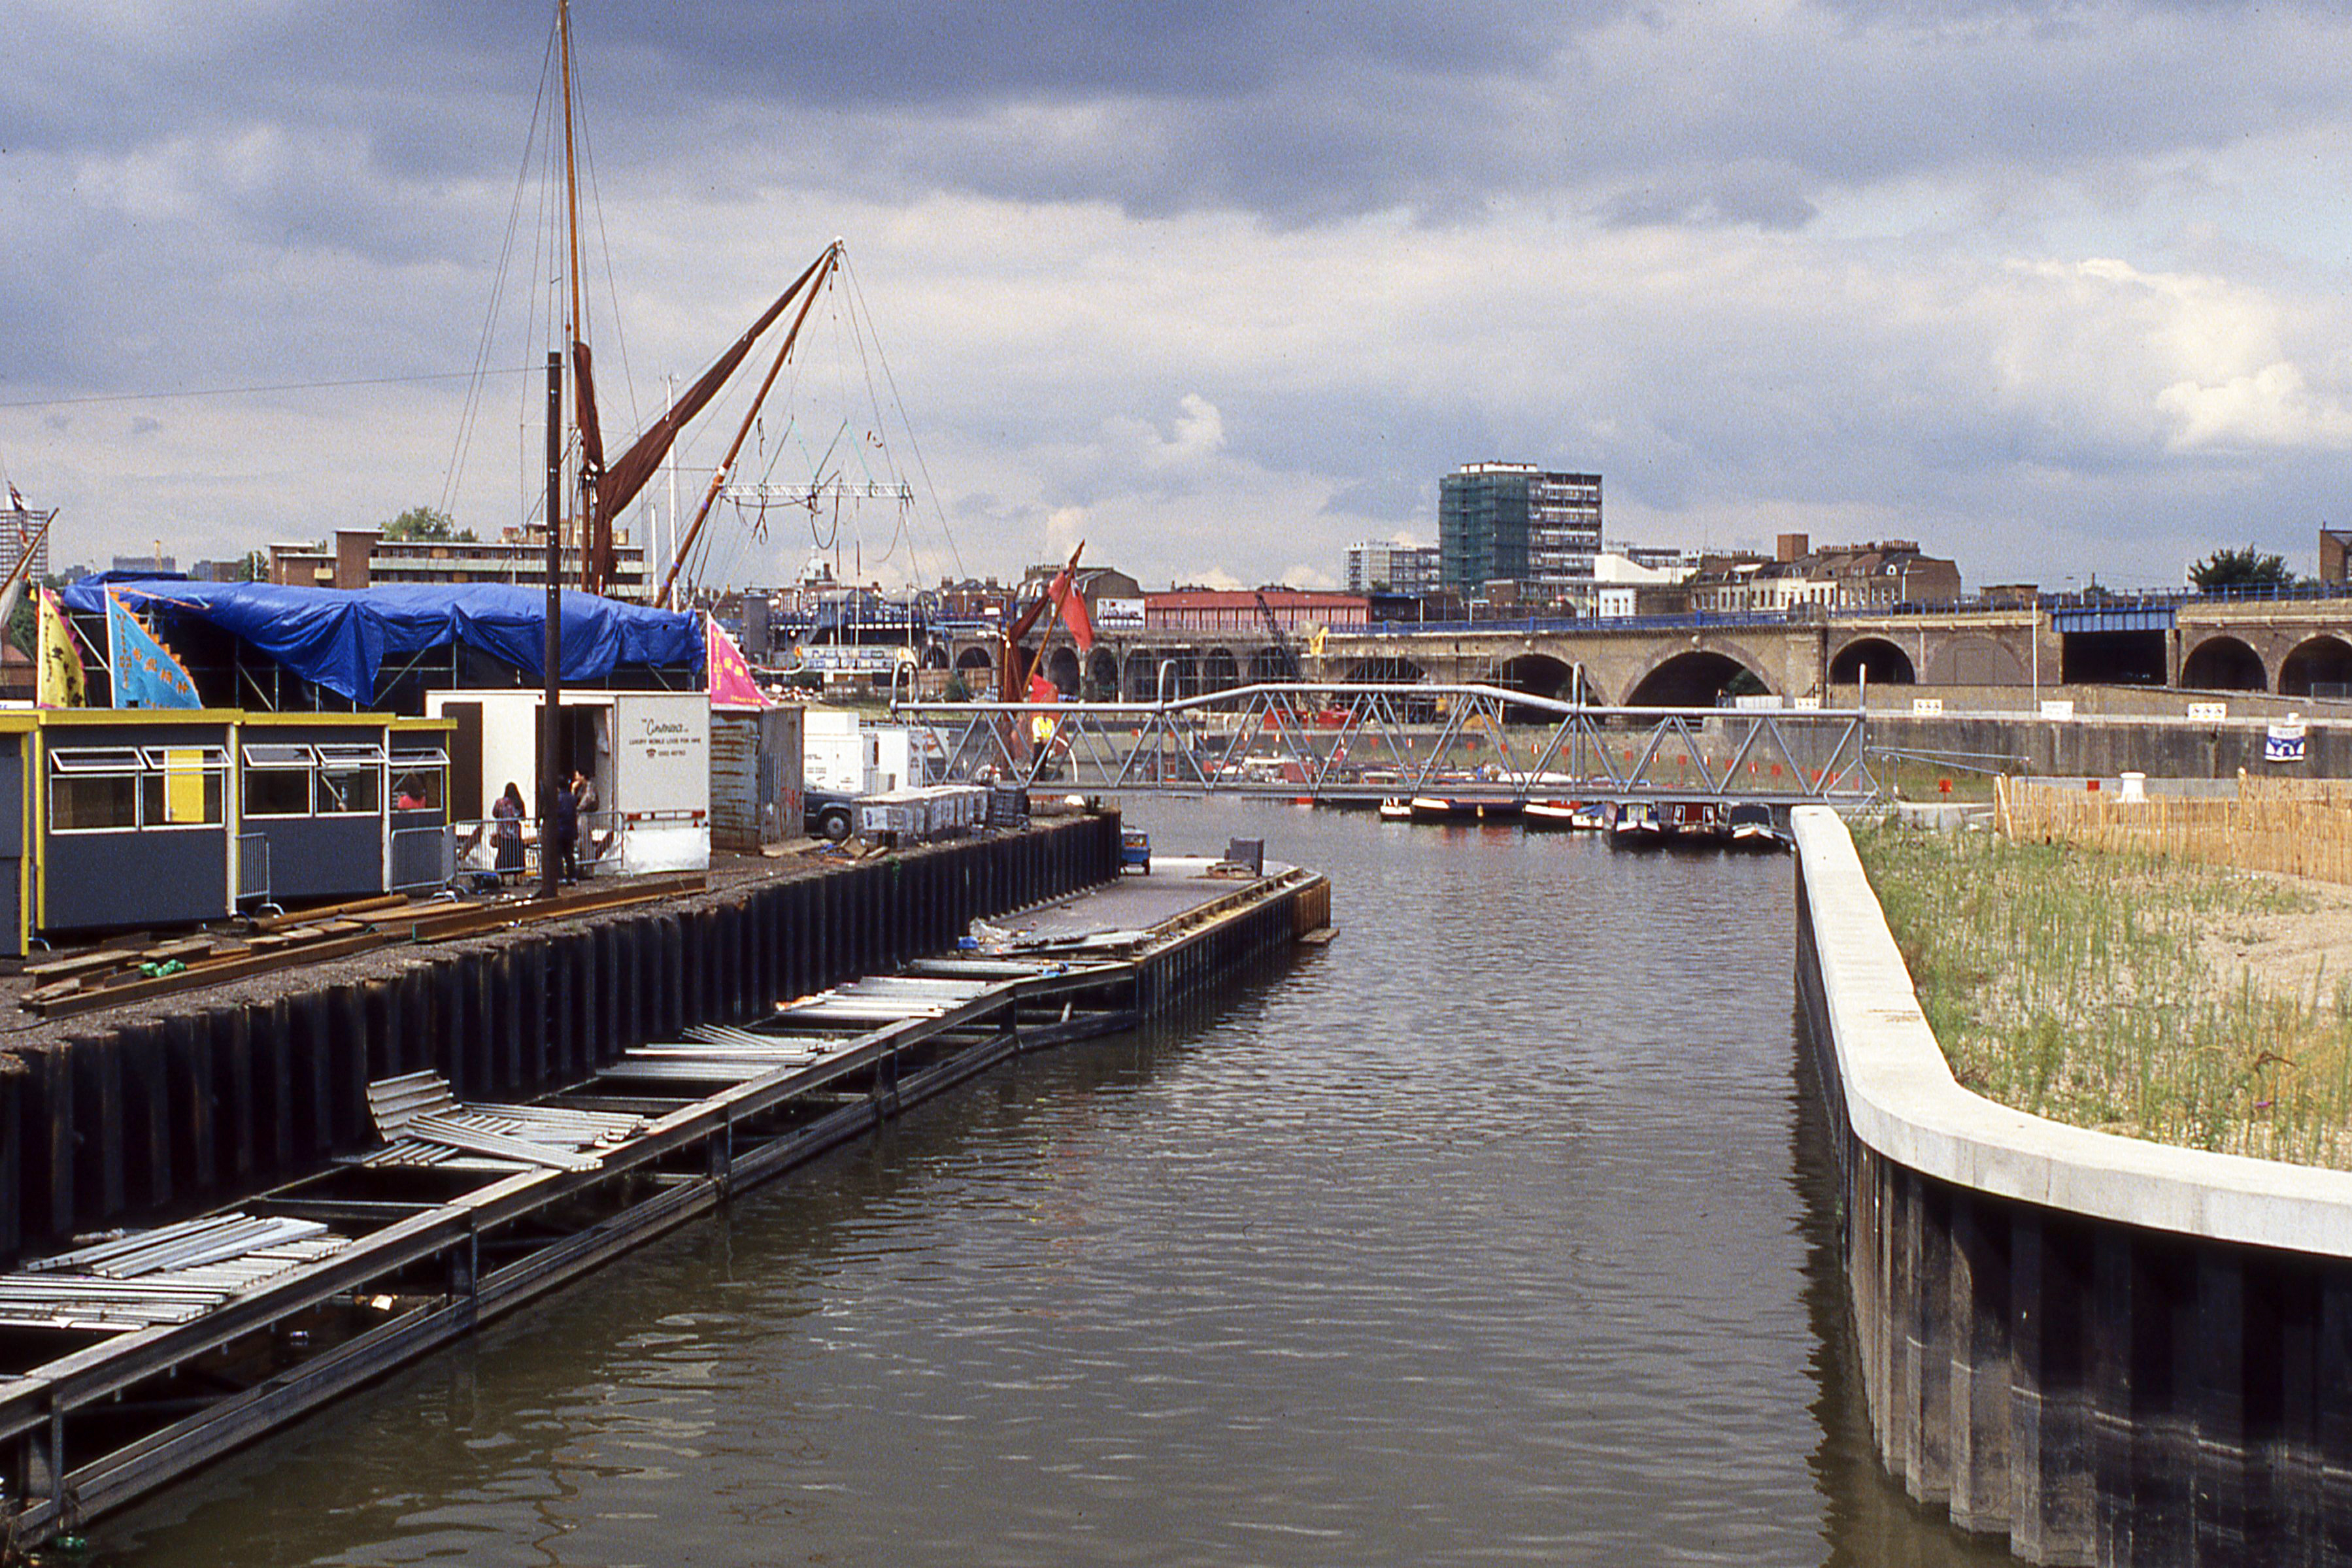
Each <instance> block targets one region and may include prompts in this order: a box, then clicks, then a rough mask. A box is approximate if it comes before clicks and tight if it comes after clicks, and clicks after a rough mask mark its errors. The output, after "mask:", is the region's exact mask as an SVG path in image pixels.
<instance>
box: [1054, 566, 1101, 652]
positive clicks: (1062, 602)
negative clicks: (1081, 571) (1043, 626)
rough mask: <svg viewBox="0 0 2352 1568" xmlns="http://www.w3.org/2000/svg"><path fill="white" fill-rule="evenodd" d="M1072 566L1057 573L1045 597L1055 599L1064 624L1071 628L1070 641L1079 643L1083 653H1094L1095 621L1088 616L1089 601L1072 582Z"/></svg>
mask: <svg viewBox="0 0 2352 1568" xmlns="http://www.w3.org/2000/svg"><path fill="white" fill-rule="evenodd" d="M1070 571H1071V568H1069V567H1064V568H1063V569H1062V570H1060V571H1058V572H1056V573H1055V575H1054V580H1053V581H1051V582H1049V583H1047V584H1046V585H1045V597H1046V598H1048V599H1050V600H1052V601H1054V608H1055V610H1056V611H1057V612H1060V614H1061V617H1062V624H1063V625H1065V626H1066V627H1068V628H1069V629H1070V641H1071V642H1073V643H1076V644H1077V645H1078V652H1079V653H1092V652H1093V651H1094V645H1095V623H1094V622H1092V621H1090V620H1088V619H1087V601H1086V599H1085V598H1084V596H1082V595H1081V594H1080V593H1079V592H1078V591H1077V590H1076V588H1075V587H1073V586H1072V585H1071V582H1070Z"/></svg>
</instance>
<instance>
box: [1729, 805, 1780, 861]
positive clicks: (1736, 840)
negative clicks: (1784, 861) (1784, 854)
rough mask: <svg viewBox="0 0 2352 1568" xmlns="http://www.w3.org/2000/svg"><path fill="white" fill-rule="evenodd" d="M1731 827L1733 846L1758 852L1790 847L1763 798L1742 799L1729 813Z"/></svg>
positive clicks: (1765, 852)
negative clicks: (1781, 834)
mask: <svg viewBox="0 0 2352 1568" xmlns="http://www.w3.org/2000/svg"><path fill="white" fill-rule="evenodd" d="M1726 820H1727V822H1728V823H1729V825H1730V829H1731V847H1732V848H1734V849H1737V850H1748V851H1749V852H1754V853H1758V854H1769V853H1772V852H1776V851H1779V850H1784V849H1786V848H1788V847H1789V844H1788V841H1787V840H1786V839H1784V838H1782V837H1781V836H1780V828H1779V826H1778V825H1776V824H1775V823H1774V822H1773V821H1772V808H1771V807H1769V806H1768V805H1766V804H1764V802H1762V801H1761V800H1742V801H1740V802H1738V804H1737V805H1735V806H1733V807H1732V808H1731V810H1730V811H1729V812H1728V813H1727V819H1726Z"/></svg>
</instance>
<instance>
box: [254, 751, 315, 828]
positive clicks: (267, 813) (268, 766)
mask: <svg viewBox="0 0 2352 1568" xmlns="http://www.w3.org/2000/svg"><path fill="white" fill-rule="evenodd" d="M314 760H315V757H314V754H313V753H312V752H311V750H310V747H307V746H248V747H246V748H245V774H244V801H243V804H242V806H241V808H240V810H242V811H243V813H244V814H245V815H246V816H248V817H307V816H309V815H310V768H311V765H312V763H313V761H314Z"/></svg>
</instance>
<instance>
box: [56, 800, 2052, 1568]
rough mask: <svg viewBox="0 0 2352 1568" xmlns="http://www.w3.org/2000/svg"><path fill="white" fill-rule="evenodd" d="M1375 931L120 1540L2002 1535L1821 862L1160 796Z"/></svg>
mask: <svg viewBox="0 0 2352 1568" xmlns="http://www.w3.org/2000/svg"><path fill="white" fill-rule="evenodd" d="M1129 815H1130V821H1134V822H1137V823H1139V824H1140V825H1143V826H1145V827H1147V828H1148V829H1149V830H1150V832H1151V834H1152V837H1153V841H1154V842H1155V843H1156V844H1157V845H1159V846H1160V847H1161V848H1163V849H1168V850H1176V849H1180V848H1181V849H1193V850H1197V849H1202V848H1214V847H1222V845H1223V842H1224V841H1225V839H1226V838H1227V837H1228V836H1230V835H1234V834H1249V835H1254V836H1262V837H1264V838H1265V841H1266V843H1267V847H1268V852H1269V853H1270V854H1272V855H1274V856H1276V858H1280V859H1284V860H1290V861H1296V862H1301V863H1305V864H1310V865H1314V866H1316V867H1318V868H1320V869H1323V870H1326V871H1328V873H1330V875H1331V878H1332V881H1333V883H1334V898H1333V906H1334V916H1333V917H1334V920H1335V922H1336V924H1338V925H1339V927H1340V932H1339V938H1338V940H1337V941H1336V942H1334V943H1333V944H1332V945H1331V946H1329V947H1328V948H1326V949H1324V950H1322V951H1319V952H1310V953H1305V954H1303V955H1302V956H1299V957H1298V958H1297V959H1296V960H1295V961H1294V962H1291V963H1289V964H1287V965H1286V967H1282V968H1280V969H1278V970H1276V971H1274V972H1272V973H1269V974H1267V975H1265V976H1263V977H1258V978H1255V979H1254V980H1252V981H1250V982H1248V983H1245V984H1235V985H1234V986H1233V987H1232V988H1230V991H1229V994H1228V995H1226V996H1225V997H1224V998H1222V999H1221V1001H1220V1002H1219V1004H1218V1005H1216V1006H1215V1007H1214V1008H1213V1009H1210V1010H1207V1011H1205V1012H1203V1013H1202V1014H1201V1015H1200V1016H1199V1017H1196V1018H1192V1019H1184V1020H1181V1021H1180V1022H1178V1023H1176V1024H1175V1025H1173V1026H1171V1027H1168V1028H1164V1029H1159V1030H1153V1031H1152V1032H1150V1033H1149V1034H1148V1035H1140V1036H1124V1037H1119V1038H1116V1039H1113V1040H1107V1041H1100V1042H1096V1043H1091V1044H1086V1045H1079V1046H1075V1047H1072V1048H1070V1049H1067V1050H1065V1051H1058V1052H1051V1053H1047V1054H1045V1055H1043V1056H1039V1057H1034V1058H1031V1059H1029V1060H1027V1061H1024V1062H1022V1063H1019V1064H1018V1065H1016V1066H1013V1067H1011V1068H1008V1069H1006V1070H1004V1071H1000V1072H999V1073H997V1074H995V1075H993V1076H992V1077H990V1078H987V1079H983V1080H982V1081H981V1082H978V1083H976V1084H972V1085H970V1086H967V1087H965V1088H964V1089H961V1090H960V1091H958V1092H955V1093H954V1094H952V1095H950V1096H948V1097H946V1098H944V1099H942V1100H940V1101H937V1102H934V1103H931V1104H929V1105H927V1106H924V1107H922V1108H920V1109H919V1110H917V1111H914V1112H912V1113H909V1114H908V1115H907V1116H906V1117H905V1118H904V1119H902V1120H901V1121H899V1122H898V1123H897V1124H894V1125H892V1126H891V1127H890V1128H889V1129H887V1131H885V1132H884V1133H882V1134H880V1135H878V1136H877V1137H876V1138H874V1139H873V1140H871V1141H869V1142H866V1143H863V1144H860V1145H857V1146H856V1147H853V1148H850V1149H846V1150H844V1151H840V1152H838V1153H836V1154H835V1155H832V1156H829V1157H828V1158H827V1159H825V1160H824V1161H823V1162H821V1163H819V1164H818V1165H816V1166H813V1167H809V1168H807V1169H804V1170H803V1171H802V1172H800V1173H798V1174H797V1175H796V1176H793V1177H792V1178H790V1179H788V1180H787V1181H785V1182H783V1183H781V1184H778V1185H775V1186H769V1187H765V1188H762V1189H760V1190H759V1191H757V1192H755V1193H753V1194H751V1195H750V1196H748V1197H745V1198H743V1199H740V1200H739V1202H738V1203H737V1204H736V1206H735V1207H734V1208H733V1210H732V1212H731V1213H730V1215H728V1216H727V1217H725V1218H721V1219H719V1220H715V1221H710V1222H705V1223H699V1224H697V1225H694V1226H691V1227H689V1228H687V1229H685V1230H683V1231H681V1232H679V1233H677V1234H676V1235H674V1236H672V1237H670V1238H668V1239H665V1240H664V1241H662V1242H660V1243H657V1244H656V1245H655V1246H654V1247H652V1248H650V1249H646V1250H645V1251H642V1252H639V1253H637V1254H635V1255H633V1256H632V1257H630V1258H628V1259H626V1260H624V1261H622V1262H621V1263H619V1264H617V1265H615V1266H614V1267H613V1268H611V1269H609V1270H605V1271H604V1272H603V1273H601V1274H599V1275H597V1276H596V1277H594V1279H593V1281H590V1282H588V1283H586V1284H583V1285H582V1286H580V1287H576V1288H574V1289H573V1290H572V1291H569V1292H567V1293H565V1294H563V1295H562V1296H560V1297H559V1298H557V1299H556V1300H554V1301H550V1302H547V1303H543V1304H542V1305H541V1306H540V1307H538V1308H536V1309H534V1310H532V1311H530V1312H527V1313H525V1314H523V1315H522V1316H521V1317H520V1318H518V1319H516V1320H514V1321H511V1322H504V1323H501V1324H499V1325H498V1326H497V1327H495V1328H493V1329H491V1330H489V1331H488V1332H487V1333H484V1334H483V1335H482V1336H481V1337H480V1338H479V1340H478V1342H477V1343H473V1344H471V1345H469V1346H467V1347H466V1348H464V1349H463V1350H461V1351H458V1352H456V1353H452V1354H443V1355H440V1356H438V1357H436V1358H435V1359H433V1360H431V1361H429V1362H427V1363H425V1364H422V1365H420V1366H419V1367H416V1368H414V1369H412V1370H410V1371H408V1372H405V1373H404V1374H402V1375H399V1376H397V1377H395V1378H394V1379H392V1380H390V1381H388V1382H386V1383H384V1384H383V1385H380V1386H377V1387H374V1388H372V1389H370V1390H369V1391H367V1392H366V1393H364V1394H363V1395H362V1396H358V1397H357V1398H355V1399H353V1400H352V1401H350V1402H349V1403H347V1404H345V1405H343V1406H341V1407H339V1408H338V1409H336V1410H334V1411H331V1412H330V1413H328V1414H325V1415H323V1416H319V1417H317V1418H314V1419H312V1420H310V1422H308V1423H305V1424H304V1425H302V1426H301V1427H298V1428H296V1429H294V1430H293V1431H291V1432H289V1433H286V1434H281V1435H280V1436H278V1437H274V1438H271V1439H269V1440H268V1441H266V1442H265V1443H263V1444H261V1445H259V1446H257V1447H256V1448H252V1449H249V1450H247V1451H246V1452H245V1453H243V1454H241V1455H240V1456H238V1457H236V1458H233V1459H232V1460H230V1461H228V1462H227V1463H226V1464H224V1465H222V1466H220V1467H218V1468H216V1469H213V1470H211V1471H209V1472H207V1473H206V1474H205V1475H203V1476H200V1477H198V1478H196V1479H194V1480H192V1481H190V1482H187V1483H185V1484H183V1485H181V1486H179V1487H177V1488H175V1489H173V1490H172V1491H170V1492H169V1493H167V1494H164V1495H163V1496H161V1497H159V1498H157V1499H155V1500H152V1501H150V1502H148V1503H146V1504H144V1505H142V1507H141V1508H140V1509H138V1510H137V1511H134V1512H132V1513H130V1514H126V1515H123V1516H120V1517H118V1518H115V1519H112V1520H110V1521H105V1522H104V1523H103V1524H102V1525H101V1527H100V1530H99V1531H98V1539H97V1542H96V1545H97V1547H98V1549H99V1551H100V1554H101V1555H102V1556H104V1557H105V1558H107V1559H109V1560H111V1561H114V1562H117V1563H124V1564H139V1565H141V1568H162V1565H164V1564H182V1563H186V1564H198V1563H201V1564H205V1565H207V1568H210V1565H215V1564H224V1563H233V1564H276V1563H352V1564H360V1563H422V1562H426V1561H431V1560H435V1559H454V1560H457V1561H462V1562H464V1563H469V1564H475V1563H481V1564H508V1563H512V1564H579V1565H583V1568H584V1565H591V1564H593V1565H598V1568H608V1565H618V1564H631V1563H642V1564H648V1565H656V1564H671V1563H716V1564H733V1563H743V1564H751V1563H835V1564H954V1565H957V1568H992V1565H1000V1564H1002V1565H1007V1568H1010V1565H1028V1564H1035V1565H1040V1568H1044V1565H1054V1564H1066V1563H1150V1564H1188V1563H1204V1564H1206V1563H1216V1564H1259V1563H1263V1564H1318V1565H1320V1564H1332V1563H1346V1564H1386V1563H1397V1564H1405V1563H1412V1564H1423V1563H1592V1564H1612V1565H1614V1564H1625V1563H1788V1564H1814V1563H1838V1564H1855V1565H1863V1564H1869V1565H1877V1564H1889V1565H1892V1564H1913V1563H1926V1564H1946V1563H1949V1564H1961V1563H1969V1564H1987V1563H2005V1562H2007V1561H2008V1558H2007V1555H2006V1553H2005V1552H2003V1551H2001V1550H2000V1549H1999V1548H1998V1547H1989V1546H1986V1545H1984V1544H1981V1543H1973V1542H1969V1541H1967V1540H1966V1539H1964V1538H1962V1537H1959V1536H1958V1535H1957V1534H1955V1533H1954V1532H1953V1531H1950V1530H1949V1529H1948V1526H1947V1525H1946V1524H1945V1523H1944V1521H1942V1520H1941V1518H1940V1517H1939V1516H1937V1514H1935V1513H1934V1512H1933V1511H1926V1510H1921V1509H1918V1508H1916V1507H1915V1506H1914V1505H1912V1504H1911V1503H1909V1502H1908V1501H1907V1500H1906V1499H1905V1498H1904V1497H1903V1495H1902V1492H1901V1490H1900V1489H1899V1488H1897V1487H1895V1486H1891V1485H1890V1484H1889V1483H1888V1482H1887V1481H1886V1480H1885V1479H1884V1477H1883V1476H1882V1475H1881V1473H1880V1472H1879V1470H1878V1468H1877V1466H1876V1463H1875V1461H1874V1458H1873V1455H1872V1450H1871V1446H1870V1439H1869V1435H1868V1430H1867V1427H1866V1426H1865V1423H1864V1413H1863V1408H1862V1401H1861V1391H1860V1388H1859V1385H1858V1384H1857V1382H1856V1380H1855V1368H1854V1360H1853V1345H1852V1343H1851V1334H1850V1330H1849V1327H1848V1321H1847V1312H1846V1308H1845V1303H1844V1296H1843V1281H1842V1279H1841V1277H1840V1275H1839V1273H1838V1271H1837V1267H1836V1263H1835V1258H1834V1253H1833V1250H1832V1249H1833V1246H1834V1225H1835V1214H1834V1198H1833V1196H1832V1186H1831V1182H1830V1179H1829V1172H1828V1169H1827V1166H1826V1164H1825V1162H1826V1161H1827V1159H1828V1157H1829V1155H1828V1145H1827V1143H1826V1139H1825V1136H1824V1134H1823V1131H1822V1125H1821V1122H1820V1115H1819V1112H1818V1109H1817V1108H1816V1106H1815V1105H1814V1103H1813V1102H1812V1100H1811V1097H1810V1095H1809V1094H1807V1093H1805V1092H1802V1091H1801V1056H1800V1052H1799V1049H1798V1044H1797V1038H1796V1026H1795V1023H1794V1014H1793V1006H1794V998H1793V993H1792V989H1791V983H1790V969H1791V964H1792V953H1791V947H1790V922H1791V915H1792V911H1791V900H1792V892H1791V881H1790V879H1791V868H1790V862H1788V861H1787V860H1785V859H1738V858H1732V857H1728V856H1722V855H1713V854H1709V855H1682V854H1664V855H1643V854H1637V853H1632V852H1611V851H1610V849H1609V848H1608V847H1607V846H1606V845H1604V844H1601V843H1599V842H1596V841H1593V840H1591V838H1588V837H1583V836H1574V837H1571V836H1568V835H1538V834H1523V833H1521V832H1520V831H1517V830H1516V829H1511V828H1460V829H1455V828H1432V827H1414V826H1407V825H1394V824H1384V823H1381V822H1380V821H1377V820H1376V819H1374V818H1373V817H1372V816H1370V815H1369V814H1357V813H1339V812H1329V811H1322V812H1311V811H1308V810H1301V809H1297V808H1289V807H1272V806H1264V805H1253V804H1246V803H1242V802H1233V801H1158V800H1142V801H1138V802H1135V803H1134V804H1133V806H1132V808H1131V810H1130V813H1129Z"/></svg>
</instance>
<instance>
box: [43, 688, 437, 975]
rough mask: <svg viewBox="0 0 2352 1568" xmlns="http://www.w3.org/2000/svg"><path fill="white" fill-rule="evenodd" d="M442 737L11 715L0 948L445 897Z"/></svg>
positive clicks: (260, 720)
mask: <svg viewBox="0 0 2352 1568" xmlns="http://www.w3.org/2000/svg"><path fill="white" fill-rule="evenodd" d="M446 731H447V726H446V724H443V723H439V722H436V721H433V720H427V719H396V718H391V717H387V716H384V715H383V714H257V713H247V712H244V711H242V710H238V709H229V708H164V709H128V708H126V709H116V708H67V709H46V710H45V709H26V708H18V709H9V710H5V711H0V909H5V910H8V911H11V912H13V914H14V915H15V918H14V919H13V920H12V921H7V922H6V923H5V936H0V949H5V950H6V951H10V952H15V953H20V954H21V953H23V952H25V951H26V949H27V948H28V946H30V944H31V941H32V939H33V938H35V937H37V936H47V935H48V934H50V933H60V934H62V933H68V932H100V931H105V930H109V929H127V928H132V927H140V928H145V927H153V926H165V925H192V924H194V923H196V922H199V921H204V920H212V919H218V918H220V917H223V916H225V915H230V914H232V913H234V912H236V910H237V909H238V908H239V907H240V906H243V907H247V908H250V907H252V906H254V905H257V904H264V903H268V904H283V903H288V902H304V901H326V900H333V899H342V898H359V897H364V896H366V895H368V894H381V893H387V892H394V891H398V890H401V889H404V888H424V887H435V886H439V885H441V884H443V883H446V882H447V881H448V878H449V874H450V869H451V867H450V849H449V830H448V811H447V803H446V802H447V771H448V754H447V745H446Z"/></svg>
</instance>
